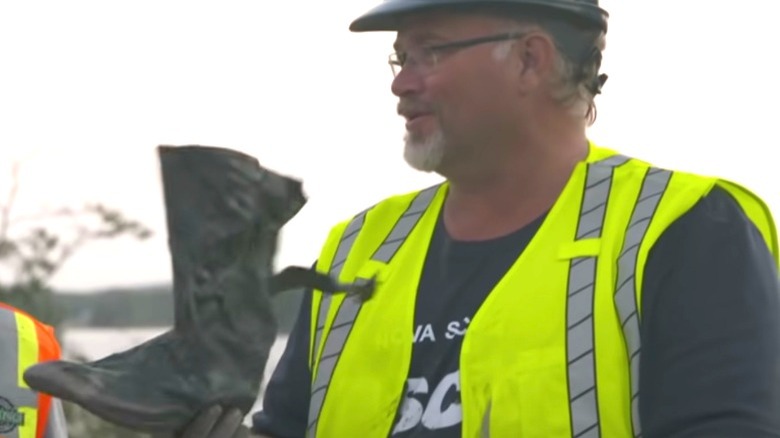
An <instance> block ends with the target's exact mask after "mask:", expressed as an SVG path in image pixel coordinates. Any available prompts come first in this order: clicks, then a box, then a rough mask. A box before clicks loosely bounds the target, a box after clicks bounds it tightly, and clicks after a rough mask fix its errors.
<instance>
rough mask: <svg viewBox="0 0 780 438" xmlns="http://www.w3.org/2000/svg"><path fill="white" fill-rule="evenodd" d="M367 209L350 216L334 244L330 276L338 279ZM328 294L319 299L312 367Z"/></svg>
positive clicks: (324, 319)
mask: <svg viewBox="0 0 780 438" xmlns="http://www.w3.org/2000/svg"><path fill="white" fill-rule="evenodd" d="M366 213H368V209H367V210H363V211H362V212H361V213H359V214H358V215H357V216H355V217H354V218H352V221H350V222H349V224H348V225H347V228H346V229H345V230H344V234H343V235H342V236H341V240H339V244H338V246H336V255H335V256H333V263H332V264H331V267H330V271H329V274H330V276H331V277H333V278H335V279H338V278H339V275H341V269H342V268H343V267H344V262H346V261H347V255H348V254H349V251H350V250H351V249H352V245H354V244H355V240H356V239H357V236H358V233H360V229H361V228H363V222H364V221H365V219H366ZM330 298H331V295H330V294H322V298H321V299H320V307H319V311H318V313H317V328H316V332H315V334H314V350H313V354H312V355H311V364H310V365H311V366H312V367H314V361H315V358H316V355H317V353H318V352H319V351H320V340H321V338H322V331H323V330H324V329H325V321H326V319H327V318H328V308H330Z"/></svg>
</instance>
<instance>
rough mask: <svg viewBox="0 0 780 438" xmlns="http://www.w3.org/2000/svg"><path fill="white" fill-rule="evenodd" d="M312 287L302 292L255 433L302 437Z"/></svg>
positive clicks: (255, 419)
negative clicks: (295, 317)
mask: <svg viewBox="0 0 780 438" xmlns="http://www.w3.org/2000/svg"><path fill="white" fill-rule="evenodd" d="M311 296H312V293H311V291H310V290H306V291H304V293H303V299H302V300H301V306H300V309H299V311H298V316H297V319H296V321H295V325H294V326H293V328H292V330H291V331H290V335H289V337H288V338H287V345H286V346H285V349H284V353H282V357H281V358H280V359H279V363H278V364H277V366H276V368H274V371H273V374H271V378H270V379H269V380H268V384H267V385H266V388H265V392H264V394H263V408H262V410H261V411H259V412H257V413H255V414H254V415H253V416H252V432H253V433H259V434H263V435H268V436H271V437H274V438H293V437H302V436H304V435H305V432H306V423H307V421H308V415H309V388H310V386H311V384H310V382H311V373H310V372H309V365H308V363H309V326H310V325H311V324H310V320H309V318H310V315H311V313H310V311H311Z"/></svg>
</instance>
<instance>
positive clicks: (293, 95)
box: [0, 0, 780, 291]
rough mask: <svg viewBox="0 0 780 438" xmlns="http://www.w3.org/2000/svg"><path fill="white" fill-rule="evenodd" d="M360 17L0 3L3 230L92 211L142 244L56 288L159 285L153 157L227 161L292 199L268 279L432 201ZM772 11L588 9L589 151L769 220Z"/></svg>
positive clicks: (672, 2) (116, 246)
mask: <svg viewBox="0 0 780 438" xmlns="http://www.w3.org/2000/svg"><path fill="white" fill-rule="evenodd" d="M374 1H375V0H361V1H357V0H347V1H344V0H339V1H334V2H327V1H278V2H271V1H265V0H264V1H259V0H251V1H250V0H241V1H230V0H219V1H216V0H213V1H198V0H135V1H125V2H119V1H110V0H92V1H87V0H71V1H68V2H62V1H54V0H49V1H42V0H18V1H9V0H0V62H2V64H1V67H2V68H0V199H4V197H5V193H6V192H7V191H8V187H9V174H10V169H11V163H12V162H13V160H20V161H21V162H22V163H23V166H22V175H21V186H20V192H19V195H18V202H17V204H16V210H15V211H14V213H15V214H16V215H23V214H33V213H35V212H37V211H39V210H40V209H45V208H50V207H56V206H62V205H78V204H80V203H83V202H90V201H99V202H104V203H106V204H108V205H111V206H114V207H117V208H120V209H122V210H123V211H124V212H125V213H127V214H128V215H130V216H132V217H134V218H137V219H140V220H142V221H143V222H145V223H146V224H148V225H149V226H150V227H151V228H152V229H153V230H154V231H155V232H156V236H155V238H153V239H150V240H148V241H146V242H143V243H139V242H136V241H133V240H130V239H119V240H115V241H110V242H103V243H95V244H92V245H90V246H88V247H85V248H84V249H83V250H82V251H81V252H79V253H77V254H76V256H75V257H74V258H73V259H71V261H70V262H69V263H68V264H67V265H66V267H65V269H63V270H62V271H61V272H60V273H59V274H58V275H57V277H56V278H55V281H54V285H55V286H56V287H59V288H66V289H78V290H85V291H88V290H94V289H97V288H103V287H109V286H135V285H145V284H150V283H156V282H162V281H169V280H170V259H169V254H168V249H167V246H166V240H165V239H166V233H165V222H164V211H163V204H162V192H161V185H160V178H159V169H158V162H157V156H156V150H155V148H156V146H157V145H158V144H176V145H184V144H204V145H212V146H224V147H230V148H235V149H238V150H241V151H243V152H246V153H249V154H252V155H254V156H256V157H257V158H258V159H259V160H260V162H261V163H262V164H263V165H266V166H268V167H270V168H272V169H274V170H277V171H280V172H283V173H286V174H289V175H292V176H295V177H299V178H301V179H303V180H304V185H305V190H306V193H307V195H308V196H309V203H308V204H307V206H306V207H305V208H304V210H303V211H302V212H301V213H300V214H299V215H298V216H296V217H295V218H294V219H293V221H292V222H290V224H289V225H288V226H287V227H286V228H285V231H284V234H283V238H282V246H281V249H280V252H279V255H278V260H277V262H278V264H279V265H287V264H305V265H308V264H309V263H311V262H312V261H313V259H314V258H315V257H316V256H317V253H318V252H319V249H320V244H321V242H322V241H323V239H324V238H325V235H326V233H327V231H328V229H329V227H330V226H331V225H332V224H333V223H334V222H335V221H338V220H341V219H343V218H346V217H348V216H349V215H351V214H353V213H356V212H358V211H360V210H362V209H363V208H364V207H366V206H368V205H370V204H373V203H374V202H375V201H377V200H378V199H380V198H382V197H384V196H387V195H391V194H395V193H401V192H405V191H408V190H413V189H416V188H421V187H424V186H426V185H428V184H430V183H433V182H435V181H438V178H437V177H436V176H433V175H428V174H421V173H417V172H415V171H413V170H411V169H409V168H407V166H406V164H405V163H404V161H403V159H402V153H401V149H402V134H403V123H402V120H401V119H400V118H399V117H398V116H397V115H396V114H395V102H396V101H395V99H394V97H393V96H392V94H391V93H390V89H389V87H390V81H391V79H392V76H391V72H390V69H389V67H388V66H387V64H386V59H387V54H388V53H389V52H390V50H391V44H392V40H393V37H394V36H393V35H392V34H390V33H372V34H353V33H350V32H349V31H348V30H347V26H348V24H349V22H350V21H351V20H352V19H353V18H355V16H356V15H357V14H359V13H361V12H363V11H364V10H365V9H367V8H369V7H371V6H372V5H373V4H374ZM778 4H779V3H778V2H777V1H775V0H744V1H741V2H738V3H735V2H727V1H705V0H686V1H679V0H656V1H653V2H646V1H636V0H628V1H626V0H621V1H618V0H609V1H605V0H602V6H603V7H605V8H606V9H607V10H609V11H610V13H611V21H610V30H609V33H608V40H607V50H606V52H605V60H604V69H603V70H604V72H606V73H607V74H609V75H610V78H609V80H608V82H607V84H606V86H605V88H604V94H603V95H601V96H599V97H598V100H597V103H598V109H599V112H598V115H599V116H598V121H597V122H596V124H595V126H594V127H592V128H591V129H590V136H591V138H592V139H593V140H595V141H596V142H597V143H600V144H602V145H605V146H609V147H612V148H615V149H619V150H621V151H622V152H624V153H626V154H630V155H634V156H637V157H640V158H644V159H646V160H649V161H651V162H654V163H655V164H657V165H661V166H666V167H672V168H678V169H684V170H690V171H695V172H702V173H709V174H717V175H721V176H724V177H727V178H730V179H733V180H736V181H738V182H740V183H742V184H744V185H746V186H748V187H750V188H752V189H753V190H754V191H756V192H757V193H758V194H760V195H761V196H763V197H764V199H766V200H767V202H768V203H769V204H770V208H771V209H772V210H773V213H774V214H775V215H776V216H778V217H780V176H779V174H780V172H778V165H779V164H780V163H779V162H778V159H776V158H773V157H774V156H777V154H778V149H779V147H780V140H778V136H777V134H776V132H777V126H778V125H777V123H778V119H780V111H779V110H778V108H777V102H778V101H780V82H778V77H780V66H778V61H777V56H776V53H777V47H776V45H777V42H778V41H780V30H778V26H777V25H776V17H777V16H778V15H777V13H778ZM735 5H736V6H735ZM0 203H2V201H0Z"/></svg>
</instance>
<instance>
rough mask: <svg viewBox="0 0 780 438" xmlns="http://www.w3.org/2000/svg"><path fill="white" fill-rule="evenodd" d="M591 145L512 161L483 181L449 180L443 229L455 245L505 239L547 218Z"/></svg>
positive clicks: (473, 177) (544, 151)
mask: <svg viewBox="0 0 780 438" xmlns="http://www.w3.org/2000/svg"><path fill="white" fill-rule="evenodd" d="M586 145H587V140H580V141H579V142H577V143H572V144H571V145H568V146H559V147H554V146H552V147H549V148H536V149H534V150H535V151H540V152H537V153H531V152H528V153H525V154H523V156H515V157H509V159H507V160H503V161H502V163H501V165H500V166H498V167H497V168H493V169H491V170H490V172H489V173H488V172H485V174H484V175H471V176H469V177H468V178H450V179H449V192H448V195H447V199H446V201H445V204H444V224H445V226H446V228H447V231H448V233H449V234H450V236H452V238H454V239H457V240H466V241H469V240H471V241H475V240H487V239H492V238H496V237H501V236H504V235H507V234H509V233H511V232H513V231H516V230H518V229H520V228H522V227H524V226H526V225H528V224H529V223H531V222H533V221H534V220H535V219H536V218H538V217H539V216H540V215H542V214H544V213H545V212H547V211H548V210H549V209H550V208H551V207H552V205H553V204H554V203H555V201H556V200H557V199H558V197H559V195H560V193H561V191H562V190H563V189H564V187H565V186H566V183H567V182H568V180H569V178H570V176H571V172H572V171H573V170H574V166H575V165H576V164H577V162H579V161H581V160H583V159H585V157H586V156H587V147H585V146H586Z"/></svg>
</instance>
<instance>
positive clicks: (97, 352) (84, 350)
mask: <svg viewBox="0 0 780 438" xmlns="http://www.w3.org/2000/svg"><path fill="white" fill-rule="evenodd" d="M166 330H168V327H157V328H132V329H113V328H105V329H103V328H101V329H97V328H68V329H67V330H65V331H64V336H63V341H62V350H63V356H64V357H66V358H69V359H73V358H76V357H82V358H86V359H87V360H96V359H100V358H102V357H105V356H108V355H110V354H113V353H119V352H122V351H125V350H127V349H129V348H131V347H134V346H136V345H138V344H140V343H143V342H145V341H147V340H149V339H151V338H153V337H155V336H157V335H159V334H161V333H163V332H165V331H166ZM286 344H287V336H286V335H280V336H278V337H277V338H276V342H275V343H274V345H273V347H272V348H271V352H270V355H269V357H268V363H267V365H266V371H265V375H264V376H263V380H262V385H261V388H260V394H259V396H258V400H257V402H256V403H255V406H254V407H253V408H252V410H251V411H250V413H249V415H247V422H248V420H249V417H250V416H251V413H252V412H255V411H257V410H259V409H260V407H261V400H262V395H263V390H264V389H265V385H266V383H268V378H269V377H270V376H271V373H272V372H273V370H274V368H276V364H277V363H278V362H279V358H281V356H282V352H283V351H284V347H285V345H286Z"/></svg>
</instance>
